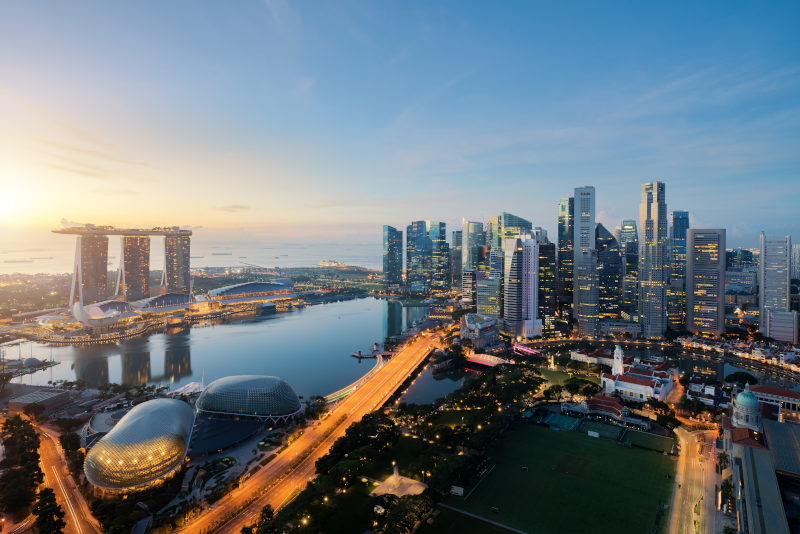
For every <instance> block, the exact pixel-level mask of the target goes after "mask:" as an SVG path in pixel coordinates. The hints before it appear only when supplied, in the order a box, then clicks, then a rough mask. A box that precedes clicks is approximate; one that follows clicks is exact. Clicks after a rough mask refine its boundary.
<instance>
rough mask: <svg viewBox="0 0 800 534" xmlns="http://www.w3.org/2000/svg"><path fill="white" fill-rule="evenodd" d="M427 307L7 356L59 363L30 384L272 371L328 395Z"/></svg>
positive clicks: (309, 312)
mask: <svg viewBox="0 0 800 534" xmlns="http://www.w3.org/2000/svg"><path fill="white" fill-rule="evenodd" d="M426 313H427V308H422V307H404V306H403V305H402V304H401V303H399V302H389V301H385V300H378V299H373V298H364V299H358V300H350V301H344V302H334V303H329V304H319V305H315V306H310V307H307V308H304V309H301V310H297V311H293V312H288V313H281V314H276V315H272V316H267V317H254V316H249V317H246V318H243V319H239V320H236V321H232V322H229V323H226V324H218V325H214V326H209V327H203V328H191V329H186V330H184V331H182V332H180V333H177V334H173V335H170V334H166V333H157V334H152V335H150V336H148V337H142V338H139V339H135V340H129V341H125V342H120V343H116V344H110V345H102V346H88V347H52V348H51V347H49V346H47V345H41V344H38V343H24V344H22V345H21V347H20V348H18V347H16V346H10V347H6V350H5V354H6V358H9V359H16V358H17V357H18V355H19V354H20V353H21V355H22V358H23V359H24V358H27V357H29V356H31V354H32V355H33V356H34V357H36V358H39V359H42V360H49V359H50V357H51V351H52V358H53V360H54V361H57V362H60V363H59V364H58V365H56V366H54V367H51V368H49V369H45V370H43V371H39V372H37V373H35V374H33V375H26V376H24V377H21V378H18V379H15V382H22V383H25V384H47V382H48V380H75V379H76V378H80V379H82V380H84V381H85V382H86V383H87V384H89V386H90V387H97V386H99V385H102V384H107V383H110V382H113V383H124V384H143V383H150V384H169V385H170V387H171V389H174V388H177V387H179V386H181V385H184V384H186V383H188V382H193V381H199V380H200V379H201V377H202V376H205V383H206V384H208V383H210V382H211V381H212V380H215V379H217V378H220V377H223V376H229V375H235V374H266V375H275V376H279V377H281V378H283V379H285V380H286V381H288V382H289V383H290V384H291V385H292V386H293V387H294V389H295V390H296V391H297V393H298V395H303V396H306V397H308V396H310V395H326V394H328V393H331V392H333V391H336V390H337V389H339V388H341V387H344V386H346V385H347V384H350V383H351V382H353V381H354V380H356V379H357V378H358V377H360V376H361V375H363V374H364V373H365V372H367V371H368V370H369V369H370V368H371V367H372V366H373V365H374V364H375V361H374V360H361V361H360V362H359V360H357V359H356V358H353V357H351V356H350V354H351V353H353V352H355V351H358V350H361V351H364V352H367V351H369V350H370V349H371V348H372V345H373V343H375V342H382V341H383V340H384V339H385V338H386V336H387V335H397V334H399V333H400V332H401V331H402V330H403V329H404V328H406V327H408V326H411V325H412V324H414V323H415V322H417V321H420V320H421V319H422V318H424V317H425V315H426Z"/></svg>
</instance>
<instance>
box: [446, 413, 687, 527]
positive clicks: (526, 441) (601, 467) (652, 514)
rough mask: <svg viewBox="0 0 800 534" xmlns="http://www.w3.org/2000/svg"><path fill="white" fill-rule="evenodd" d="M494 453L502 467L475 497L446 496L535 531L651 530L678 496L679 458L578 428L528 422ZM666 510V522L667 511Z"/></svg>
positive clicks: (664, 518)
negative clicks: (675, 481) (674, 492)
mask: <svg viewBox="0 0 800 534" xmlns="http://www.w3.org/2000/svg"><path fill="white" fill-rule="evenodd" d="M492 457H493V458H494V461H495V463H496V466H495V467H494V469H493V470H492V471H491V473H490V474H489V475H488V476H487V477H486V479H484V480H483V482H482V483H481V484H480V485H479V486H478V487H477V488H476V489H475V490H474V492H473V493H472V494H471V495H469V497H468V499H467V500H466V501H465V500H463V499H462V498H459V497H452V498H450V499H448V501H447V502H448V503H449V504H451V505H452V506H455V507H458V508H462V509H464V510H467V511H469V512H472V513H474V514H477V515H480V516H483V517H487V518H489V519H492V520H495V521H498V522H500V523H504V524H507V525H509V526H512V527H516V528H519V529H521V530H525V531H529V532H559V533H561V532H563V533H570V532H576V533H577V532H592V533H593V534H602V533H606V532H607V533H618V532H642V533H651V532H653V530H654V527H655V525H656V517H657V515H658V510H659V509H660V508H663V506H664V504H669V501H670V498H671V496H672V485H673V478H674V473H675V460H674V459H673V458H672V457H670V456H664V455H662V454H658V453H656V452H653V451H647V450H643V449H638V448H628V447H622V446H620V445H618V444H617V443H616V442H614V441H611V440H605V439H597V438H591V437H589V436H587V435H585V434H581V433H578V432H569V431H554V430H550V429H548V428H545V427H541V426H535V425H525V426H523V427H520V428H519V429H517V430H514V431H513V432H512V433H510V434H509V435H508V436H507V437H505V438H503V440H502V441H501V442H500V444H499V445H498V446H497V448H496V449H495V450H494V451H492ZM523 466H527V467H528V471H523V469H522V467H523ZM667 474H669V475H670V478H667ZM493 506H496V507H497V508H498V509H499V511H498V512H497V513H494V512H492V511H491V508H492V507H493ZM660 517H661V519H660V524H661V526H662V528H663V526H664V525H665V524H666V522H667V517H668V514H667V511H666V510H665V511H664V512H663V513H662V514H661V515H660ZM659 530H661V529H659Z"/></svg>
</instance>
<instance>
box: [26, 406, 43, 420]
mask: <svg viewBox="0 0 800 534" xmlns="http://www.w3.org/2000/svg"><path fill="white" fill-rule="evenodd" d="M44 410H45V407H44V405H42V404H39V403H38V402H32V403H30V404H26V405H25V407H24V408H23V409H22V411H23V412H25V415H27V416H28V417H32V418H34V419H37V420H38V419H39V417H41V416H42V414H43V413H44Z"/></svg>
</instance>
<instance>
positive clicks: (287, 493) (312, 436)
mask: <svg viewBox="0 0 800 534" xmlns="http://www.w3.org/2000/svg"><path fill="white" fill-rule="evenodd" d="M438 341H439V337H438V336H437V335H434V334H420V335H418V336H416V337H415V338H413V339H411V340H409V341H408V342H407V343H406V344H405V345H404V346H403V347H402V348H401V349H400V350H399V351H398V352H397V353H396V354H395V355H394V356H393V357H392V358H391V360H389V361H388V362H387V363H385V364H384V365H383V367H381V368H380V369H379V370H378V371H377V372H376V373H375V374H373V375H372V376H371V377H370V379H369V380H367V381H366V382H365V383H364V384H362V385H361V386H360V387H359V388H358V389H356V390H355V391H354V392H353V393H351V394H350V395H348V396H347V397H346V398H345V399H344V400H343V401H342V402H340V403H339V404H337V405H335V406H334V407H333V409H332V410H331V411H330V412H329V413H328V414H327V417H325V418H324V419H323V420H322V421H319V422H318V423H316V424H315V425H314V426H309V427H307V428H306V429H305V430H304V432H303V434H302V435H301V436H300V437H299V438H298V439H297V440H296V441H294V442H292V443H291V444H290V445H288V446H287V447H286V449H284V450H283V451H282V452H281V453H280V454H279V455H278V456H276V457H275V458H274V459H273V460H272V461H271V462H269V463H268V464H267V465H266V466H264V467H263V468H262V469H261V470H260V471H258V472H256V473H255V474H254V475H253V476H252V477H250V478H249V479H248V480H246V481H245V482H243V483H242V484H241V485H240V486H239V487H238V488H236V489H234V490H233V491H231V492H230V493H229V494H228V495H227V496H226V497H224V498H223V499H222V500H221V501H219V502H218V503H216V504H214V505H213V506H212V507H210V508H209V509H208V510H206V511H205V512H203V513H202V514H200V515H199V516H197V517H196V518H195V519H194V520H192V521H191V522H190V523H189V524H187V525H185V526H184V527H183V528H182V529H181V530H182V531H183V532H227V533H238V532H240V530H241V528H242V527H243V526H245V525H248V524H251V523H253V522H254V521H255V520H256V518H257V517H258V514H259V512H260V511H261V509H262V508H263V507H264V506H265V505H266V504H270V505H271V506H272V507H273V508H274V509H276V510H277V509H278V508H280V507H281V506H283V505H285V504H286V503H287V502H289V501H290V500H291V499H292V498H293V497H294V496H295V495H296V494H297V493H298V492H299V491H302V489H303V488H304V487H305V485H306V483H308V482H309V481H310V480H312V479H313V478H314V476H315V475H316V470H315V463H316V461H317V459H318V458H320V457H321V456H323V455H325V454H326V453H327V452H328V450H329V449H330V447H331V446H332V445H333V443H334V441H336V439H338V438H339V437H340V436H342V435H344V433H345V431H346V430H347V428H348V427H349V426H350V425H351V424H352V423H354V422H356V421H359V420H360V419H361V418H362V417H363V416H364V415H366V414H367V413H369V412H372V411H374V410H376V409H378V408H380V407H381V406H383V405H384V404H385V403H386V401H387V400H388V399H389V398H390V397H391V396H392V394H394V393H395V391H396V390H397V388H399V387H400V385H401V384H402V383H403V382H404V381H405V380H406V378H408V376H409V375H410V374H411V373H412V372H413V371H414V369H416V368H417V367H418V366H419V365H420V364H421V363H422V362H423V361H424V360H425V358H426V357H427V356H428V355H429V354H430V352H431V351H432V350H433V349H434V347H435V346H436V344H437V342H438ZM254 495H256V496H257V497H256V498H255V499H253V496H254Z"/></svg>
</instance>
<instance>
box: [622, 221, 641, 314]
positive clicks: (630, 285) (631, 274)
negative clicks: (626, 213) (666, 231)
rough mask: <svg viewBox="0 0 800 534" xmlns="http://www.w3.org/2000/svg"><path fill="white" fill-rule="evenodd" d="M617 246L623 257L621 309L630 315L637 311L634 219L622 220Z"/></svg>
mask: <svg viewBox="0 0 800 534" xmlns="http://www.w3.org/2000/svg"><path fill="white" fill-rule="evenodd" d="M619 247H620V251H621V252H622V258H623V261H622V267H623V269H622V270H623V275H622V276H623V278H622V309H623V310H625V311H626V312H627V314H628V315H629V316H630V315H634V314H635V313H637V312H638V306H639V304H638V303H639V289H638V284H639V232H638V230H637V229H636V221H634V220H624V221H622V225H621V226H620V228H619Z"/></svg>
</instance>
